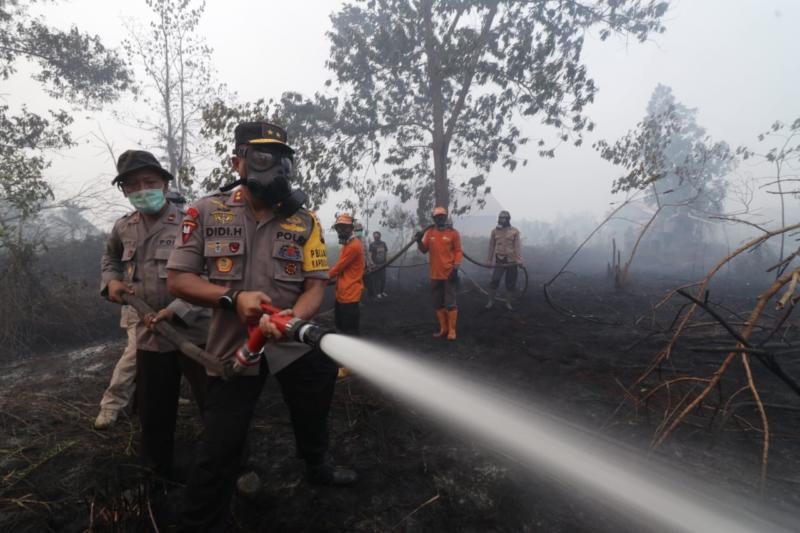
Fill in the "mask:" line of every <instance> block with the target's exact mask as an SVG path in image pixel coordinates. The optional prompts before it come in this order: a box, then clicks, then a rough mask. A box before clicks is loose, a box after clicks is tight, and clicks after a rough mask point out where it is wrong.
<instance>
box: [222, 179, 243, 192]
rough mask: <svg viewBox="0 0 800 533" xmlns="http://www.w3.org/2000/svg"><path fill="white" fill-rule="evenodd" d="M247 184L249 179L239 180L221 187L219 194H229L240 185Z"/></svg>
mask: <svg viewBox="0 0 800 533" xmlns="http://www.w3.org/2000/svg"><path fill="white" fill-rule="evenodd" d="M245 183H247V179H246V178H239V179H238V180H236V181H234V182H233V183H229V184H227V185H223V186H222V187H220V188H219V192H228V191H230V190H232V189H234V188H236V187H238V186H239V185H244V184H245Z"/></svg>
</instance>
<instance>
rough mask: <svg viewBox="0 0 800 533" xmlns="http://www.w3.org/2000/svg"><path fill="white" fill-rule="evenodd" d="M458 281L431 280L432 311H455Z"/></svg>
mask: <svg viewBox="0 0 800 533" xmlns="http://www.w3.org/2000/svg"><path fill="white" fill-rule="evenodd" d="M457 295H458V281H455V280H452V279H432V280H431V298H432V299H433V308H434V309H443V308H447V309H456V308H457V307H458V303H457V301H456V296H457Z"/></svg>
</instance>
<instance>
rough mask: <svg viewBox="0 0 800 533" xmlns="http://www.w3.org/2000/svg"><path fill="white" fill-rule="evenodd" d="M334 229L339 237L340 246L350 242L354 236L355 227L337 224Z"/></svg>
mask: <svg viewBox="0 0 800 533" xmlns="http://www.w3.org/2000/svg"><path fill="white" fill-rule="evenodd" d="M333 229H334V230H335V231H336V235H337V236H338V237H339V244H347V241H349V240H350V237H352V236H353V226H350V225H347V224H337V225H336V226H334V228H333Z"/></svg>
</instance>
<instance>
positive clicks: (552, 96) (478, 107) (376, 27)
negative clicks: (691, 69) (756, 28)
mask: <svg viewBox="0 0 800 533" xmlns="http://www.w3.org/2000/svg"><path fill="white" fill-rule="evenodd" d="M666 10H667V3H666V2H662V1H657V0H593V1H589V0H587V1H579V0H531V1H519V0H355V1H354V2H351V3H348V4H346V5H345V6H344V7H343V8H342V9H341V10H340V11H339V12H338V13H336V14H334V15H333V16H332V21H333V29H332V30H331V31H330V32H329V33H328V35H329V37H330V39H331V56H330V59H329V61H328V67H329V68H330V69H331V70H332V71H333V72H334V74H335V76H336V79H337V80H338V83H339V87H340V88H341V90H342V91H344V92H345V93H346V94H347V98H346V99H345V100H344V101H343V103H342V110H341V111H342V114H341V122H340V124H341V125H342V126H343V131H346V132H347V133H348V134H349V135H351V136H355V137H359V138H360V139H361V141H360V142H361V145H360V146H359V147H360V148H363V149H365V150H367V151H369V152H370V153H371V154H374V157H375V159H376V160H378V161H380V162H381V163H383V164H384V165H385V166H386V167H387V170H386V172H385V173H384V174H383V175H382V179H381V183H382V185H383V186H384V187H385V188H386V189H388V190H390V191H391V192H393V193H394V194H395V195H397V196H399V197H400V199H401V200H402V201H404V202H405V201H407V200H409V199H411V198H417V200H418V201H419V203H420V212H425V211H427V208H428V207H429V205H428V204H432V203H433V202H434V199H435V202H436V203H437V204H442V205H448V204H449V203H450V201H451V191H452V189H453V188H454V185H455V186H457V187H458V188H459V189H460V190H461V191H462V193H464V194H466V196H467V197H468V198H475V197H478V196H480V195H481V194H482V193H486V192H489V190H490V188H489V187H488V186H487V185H486V175H487V174H488V172H489V171H490V170H491V169H492V168H493V166H494V165H495V164H498V163H499V164H501V165H502V166H504V167H506V168H508V169H510V170H514V169H515V168H516V167H517V165H518V163H519V162H520V161H519V159H518V158H517V156H516V152H517V148H518V146H519V145H521V144H525V143H526V142H527V141H528V139H527V138H526V137H524V136H523V135H522V134H521V132H520V130H519V128H518V127H517V126H516V124H515V120H516V119H517V118H518V117H520V116H522V117H538V118H540V119H541V121H542V122H543V123H544V124H546V125H549V126H552V127H553V128H555V129H556V131H557V132H558V134H559V136H560V137H561V139H563V140H564V141H567V140H572V141H573V142H574V143H575V144H580V143H581V141H582V133H583V132H584V131H587V130H591V129H592V127H593V124H592V122H591V121H590V120H589V118H588V117H587V116H586V115H585V113H584V110H585V107H586V105H587V104H589V103H590V102H592V100H593V99H594V96H595V94H596V92H597V87H596V86H595V84H594V81H593V80H592V79H591V78H590V77H589V74H588V71H587V67H586V65H585V64H584V63H583V61H582V57H581V54H582V51H583V45H584V40H585V37H586V33H587V32H588V31H590V30H593V29H597V30H598V31H599V32H600V37H601V38H602V39H606V38H608V37H609V36H610V35H612V34H614V33H619V34H625V35H631V36H633V37H635V38H636V39H638V40H639V41H644V40H645V39H646V38H647V37H648V36H649V35H650V34H651V33H653V32H661V31H663V27H662V26H661V24H660V20H661V18H662V16H663V15H664V13H665V12H666ZM539 145H540V147H541V150H540V153H541V155H543V156H549V157H552V156H553V151H552V149H547V148H545V142H544V141H543V140H540V141H539ZM525 163H526V161H524V160H523V161H522V164H523V165H524V164H525ZM452 166H456V167H458V168H460V169H461V171H462V172H465V173H466V172H472V175H467V176H465V177H463V178H458V179H459V180H460V181H459V182H458V183H455V184H453V183H451V175H450V172H449V169H450V167H452ZM479 201H480V198H479ZM454 203H456V202H454ZM467 207H468V206H458V205H454V206H453V208H454V209H453V210H454V211H455V212H463V211H464V210H466V208H467Z"/></svg>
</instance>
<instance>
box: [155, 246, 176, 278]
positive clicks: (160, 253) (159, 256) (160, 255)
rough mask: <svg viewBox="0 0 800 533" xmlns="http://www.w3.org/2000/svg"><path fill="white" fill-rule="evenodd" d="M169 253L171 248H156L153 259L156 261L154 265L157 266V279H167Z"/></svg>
mask: <svg viewBox="0 0 800 533" xmlns="http://www.w3.org/2000/svg"><path fill="white" fill-rule="evenodd" d="M171 252H172V248H171V247H169V246H162V247H160V248H156V251H155V254H153V257H154V258H155V260H156V265H158V277H159V278H162V279H167V259H169V254H170V253H171Z"/></svg>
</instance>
